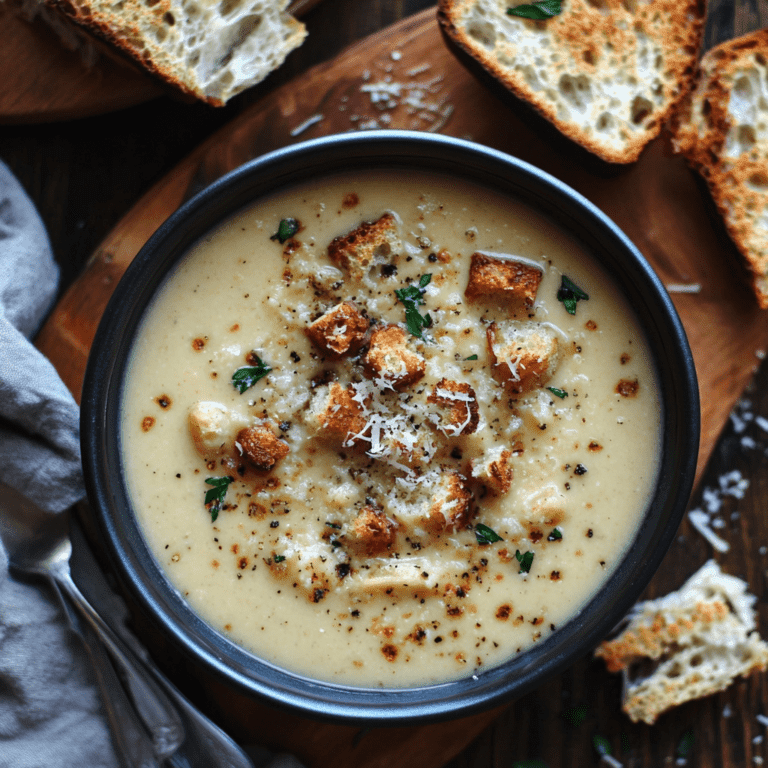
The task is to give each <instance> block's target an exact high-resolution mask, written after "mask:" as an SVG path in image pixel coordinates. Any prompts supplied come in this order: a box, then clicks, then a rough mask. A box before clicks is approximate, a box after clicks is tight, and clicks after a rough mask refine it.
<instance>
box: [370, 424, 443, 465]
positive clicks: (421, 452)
mask: <svg viewBox="0 0 768 768" xmlns="http://www.w3.org/2000/svg"><path fill="white" fill-rule="evenodd" d="M433 437H434V433H432V432H430V430H428V429H418V430H417V429H415V428H414V426H413V425H411V424H410V423H409V424H408V426H407V427H406V428H405V429H401V430H397V429H393V430H391V431H389V432H388V434H386V435H385V436H384V438H383V440H382V442H383V443H384V446H385V449H386V450H387V456H388V457H389V459H390V463H393V462H394V463H396V464H402V465H403V466H405V467H407V468H408V469H411V470H413V469H419V468H422V467H425V466H427V465H428V464H429V462H430V461H432V457H433V456H434V455H435V451H436V450H437V445H435V442H434V441H433V439H432V438H433Z"/></svg>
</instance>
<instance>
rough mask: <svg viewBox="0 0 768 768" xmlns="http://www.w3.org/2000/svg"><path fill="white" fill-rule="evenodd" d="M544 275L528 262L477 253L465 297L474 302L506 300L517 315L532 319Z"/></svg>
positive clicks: (470, 269)
mask: <svg viewBox="0 0 768 768" xmlns="http://www.w3.org/2000/svg"><path fill="white" fill-rule="evenodd" d="M542 275H543V271H542V269H541V268H540V267H539V266H537V265H535V264H531V263H529V262H527V261H522V260H518V259H513V258H510V257H508V256H506V257H505V256H490V255H489V254H485V253H479V252H478V253H473V254H472V261H471V264H470V267H469V282H468V283H467V287H466V289H465V290H464V295H465V296H466V297H467V298H468V299H469V300H470V301H471V300H474V299H478V298H481V297H485V296H490V297H493V298H498V299H503V300H504V306H505V307H506V308H508V309H509V311H510V312H511V313H512V314H513V315H518V314H520V315H528V314H530V313H531V311H532V310H533V304H534V302H535V301H536V293H537V291H538V290H539V283H540V282H541V278H542Z"/></svg>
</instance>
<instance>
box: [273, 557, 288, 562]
mask: <svg viewBox="0 0 768 768" xmlns="http://www.w3.org/2000/svg"><path fill="white" fill-rule="evenodd" d="M283 560H285V555H275V556H274V557H273V558H272V561H273V562H275V563H282V562H283Z"/></svg>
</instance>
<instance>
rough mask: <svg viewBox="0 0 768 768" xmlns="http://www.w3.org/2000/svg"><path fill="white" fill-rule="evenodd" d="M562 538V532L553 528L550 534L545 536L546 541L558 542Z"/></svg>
mask: <svg viewBox="0 0 768 768" xmlns="http://www.w3.org/2000/svg"><path fill="white" fill-rule="evenodd" d="M562 538H563V532H562V531H561V530H560V529H559V528H553V529H552V533H550V534H549V536H547V541H560V539H562Z"/></svg>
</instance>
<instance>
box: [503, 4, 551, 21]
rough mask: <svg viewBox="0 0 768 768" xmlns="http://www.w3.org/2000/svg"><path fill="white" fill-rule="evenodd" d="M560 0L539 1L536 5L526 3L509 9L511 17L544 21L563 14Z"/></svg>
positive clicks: (508, 12)
mask: <svg viewBox="0 0 768 768" xmlns="http://www.w3.org/2000/svg"><path fill="white" fill-rule="evenodd" d="M562 10H563V9H562V7H561V5H560V0H537V2H535V3H530V4H529V3H525V4H524V5H516V6H514V7H513V8H507V14H508V15H509V16H522V17H523V18H524V19H535V20H536V21H544V20H545V19H551V18H552V17H553V16H557V15H558V14H560V13H562Z"/></svg>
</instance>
